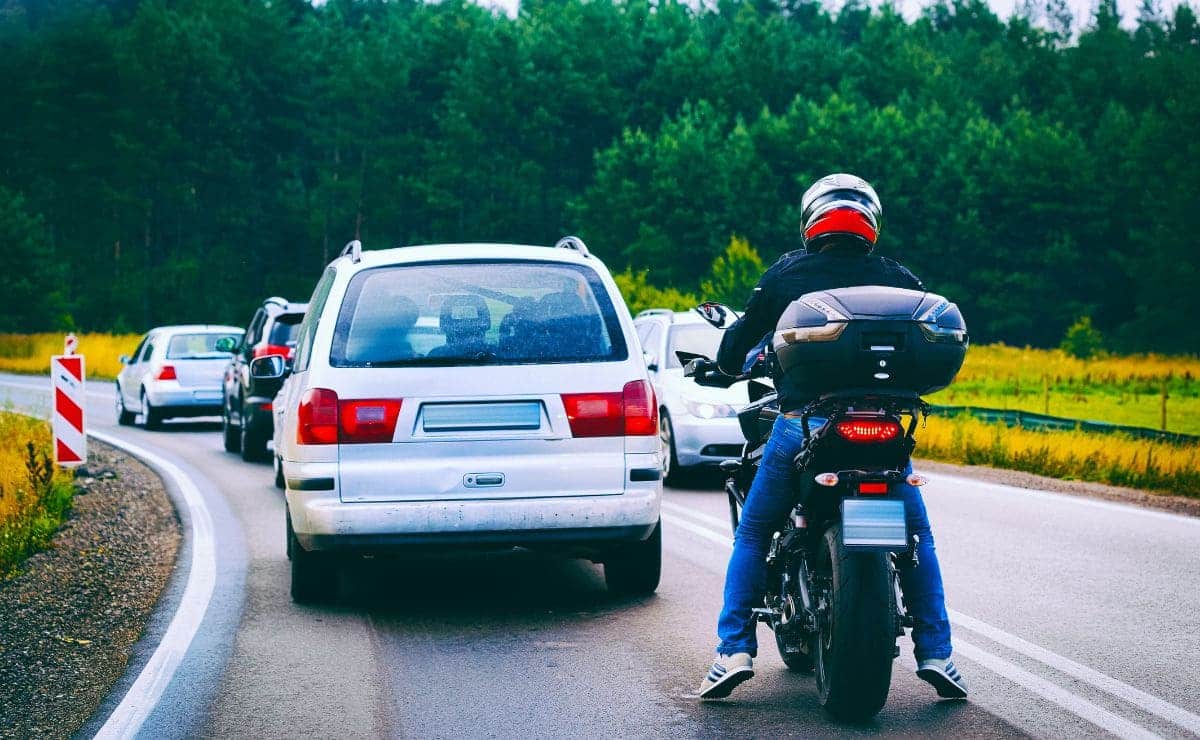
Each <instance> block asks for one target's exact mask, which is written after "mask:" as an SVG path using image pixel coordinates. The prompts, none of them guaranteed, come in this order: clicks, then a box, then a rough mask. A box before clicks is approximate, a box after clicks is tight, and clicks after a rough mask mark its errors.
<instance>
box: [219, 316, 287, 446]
mask: <svg viewBox="0 0 1200 740" xmlns="http://www.w3.org/2000/svg"><path fill="white" fill-rule="evenodd" d="M307 310H308V304H307V303H289V302H287V301H285V300H284V299H282V298H268V299H267V300H265V301H263V304H262V307H261V308H259V309H258V310H257V311H255V312H254V318H252V319H251V320H250V324H249V325H248V326H247V327H246V333H245V335H243V336H242V341H241V344H239V345H236V346H231V347H229V350H230V351H231V352H232V353H233V358H232V359H231V360H230V362H229V366H228V367H227V368H226V369H225V382H224V403H223V404H222V414H221V416H222V422H223V423H222V430H223V432H224V437H225V449H226V450H228V451H229V452H241V453H242V459H243V460H246V461H247V462H250V461H258V460H265V459H267V440H269V439H270V438H271V434H272V432H273V431H274V430H273V429H272V425H273V424H274V421H273V419H272V416H271V404H272V402H273V401H274V399H275V394H276V393H278V392H279V386H280V385H281V382H280V381H279V380H261V379H260V380H256V379H254V378H253V377H251V376H250V363H251V361H253V360H254V359H256V358H258V357H265V356H266V355H283V356H284V357H285V358H286V359H287V361H288V362H291V359H292V353H293V352H294V351H295V349H296V337H297V335H298V334H299V330H300V322H301V321H303V320H304V313H305V311H307Z"/></svg>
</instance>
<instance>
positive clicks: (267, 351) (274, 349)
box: [252, 344, 293, 360]
mask: <svg viewBox="0 0 1200 740" xmlns="http://www.w3.org/2000/svg"><path fill="white" fill-rule="evenodd" d="M292 350H293V348H292V347H288V346H287V345H284V344H267V345H263V346H262V347H255V348H254V352H253V353H252V354H253V356H254V359H258V358H259V357H266V356H267V355H283V356H284V357H286V358H288V359H289V360H290V359H292Z"/></svg>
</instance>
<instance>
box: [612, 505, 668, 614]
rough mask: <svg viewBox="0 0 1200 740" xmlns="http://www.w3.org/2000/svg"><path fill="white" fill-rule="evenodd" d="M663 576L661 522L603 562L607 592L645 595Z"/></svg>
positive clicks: (656, 585)
mask: <svg viewBox="0 0 1200 740" xmlns="http://www.w3.org/2000/svg"><path fill="white" fill-rule="evenodd" d="M661 577H662V520H661V519H660V520H659V521H658V523H657V524H655V525H654V531H653V532H651V533H650V536H649V537H647V538H646V539H645V540H642V541H641V542H635V543H633V544H631V545H626V546H624V547H622V548H621V549H619V550H616V551H614V552H613V553H612V554H610V555H609V556H608V557H607V558H606V559H605V560H604V582H605V584H607V586H608V590H609V592H610V593H613V594H619V595H622V596H647V595H649V594H652V593H654V591H655V589H657V588H658V582H659V579H660V578H661Z"/></svg>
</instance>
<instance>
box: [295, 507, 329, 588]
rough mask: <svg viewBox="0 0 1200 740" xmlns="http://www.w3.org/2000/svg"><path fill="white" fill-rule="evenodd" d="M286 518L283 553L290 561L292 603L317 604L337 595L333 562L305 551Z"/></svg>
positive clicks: (319, 554) (321, 553)
mask: <svg viewBox="0 0 1200 740" xmlns="http://www.w3.org/2000/svg"><path fill="white" fill-rule="evenodd" d="M284 515H285V516H286V517H287V553H288V556H289V557H290V559H291V561H292V601H294V602H296V603H297V604H319V603H323V602H327V601H332V600H333V598H334V597H335V596H336V595H337V586H338V581H337V576H338V570H337V561H336V560H335V559H334V557H333V556H332V555H331V554H329V553H324V552H312V551H309V550H305V549H304V547H303V546H301V544H300V542H299V540H297V539H296V533H295V532H294V531H293V530H292V515H291V514H290V513H286V510H285V514H284Z"/></svg>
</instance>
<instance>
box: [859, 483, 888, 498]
mask: <svg viewBox="0 0 1200 740" xmlns="http://www.w3.org/2000/svg"><path fill="white" fill-rule="evenodd" d="M858 492H859V493H862V494H868V495H880V494H883V495H886V494H887V492H888V484H886V483H859V484H858Z"/></svg>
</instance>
